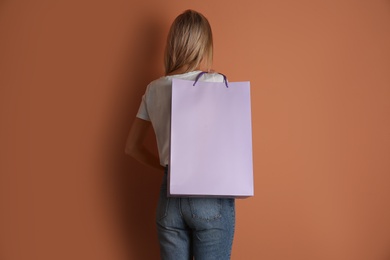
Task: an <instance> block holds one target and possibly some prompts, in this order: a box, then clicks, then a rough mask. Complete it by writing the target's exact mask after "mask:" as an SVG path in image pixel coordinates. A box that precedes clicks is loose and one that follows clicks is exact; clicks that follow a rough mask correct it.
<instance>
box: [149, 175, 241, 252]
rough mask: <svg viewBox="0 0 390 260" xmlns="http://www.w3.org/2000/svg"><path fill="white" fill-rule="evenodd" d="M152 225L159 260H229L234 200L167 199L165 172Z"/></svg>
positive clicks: (233, 223)
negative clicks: (159, 254)
mask: <svg viewBox="0 0 390 260" xmlns="http://www.w3.org/2000/svg"><path fill="white" fill-rule="evenodd" d="M156 223H157V231H158V238H159V242H160V253H161V259H163V260H190V259H196V260H209V259H210V260H227V259H230V254H231V249H232V244H233V237H234V226H235V200H234V199H231V198H197V197H190V198H188V197H186V198H185V197H167V170H166V171H165V174H164V178H163V183H162V185H161V190H160V198H159V202H158V206H157V213H156Z"/></svg>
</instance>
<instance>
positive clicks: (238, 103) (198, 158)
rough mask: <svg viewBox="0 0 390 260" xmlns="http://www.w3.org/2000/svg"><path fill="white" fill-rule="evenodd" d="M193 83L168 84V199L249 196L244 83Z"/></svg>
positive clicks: (247, 91)
mask: <svg viewBox="0 0 390 260" xmlns="http://www.w3.org/2000/svg"><path fill="white" fill-rule="evenodd" d="M225 79H226V78H225ZM194 83H195V82H194V81H189V80H182V79H175V78H174V79H173V80H172V112H171V113H172V114H171V140H170V142H171V143H170V144H171V151H170V165H169V175H168V178H169V185H168V186H169V187H168V196H203V197H208V196H219V197H234V198H240V197H249V196H253V195H254V194H253V193H254V187H253V160H252V127H251V102H250V82H229V83H228V84H227V81H225V82H220V83H219V82H200V81H199V82H196V85H194Z"/></svg>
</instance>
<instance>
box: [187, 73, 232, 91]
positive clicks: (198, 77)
mask: <svg viewBox="0 0 390 260" xmlns="http://www.w3.org/2000/svg"><path fill="white" fill-rule="evenodd" d="M206 73H208V72H206V71H202V72H200V73H199V74H198V76H196V78H195V82H194V84H193V86H195V84H196V83H197V82H198V80H199V79H200V77H202V76H203V75H204V74H206ZM218 74H220V75H222V76H223V82H224V83H225V85H226V87H227V88H228V87H229V86H228V81H227V77H226V76H225V75H224V74H222V73H218Z"/></svg>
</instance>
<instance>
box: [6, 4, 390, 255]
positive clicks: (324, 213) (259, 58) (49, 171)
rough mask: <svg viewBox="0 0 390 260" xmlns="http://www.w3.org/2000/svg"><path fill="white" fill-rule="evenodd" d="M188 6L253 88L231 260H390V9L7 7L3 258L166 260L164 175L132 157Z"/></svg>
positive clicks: (230, 66)
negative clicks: (157, 214)
mask: <svg viewBox="0 0 390 260" xmlns="http://www.w3.org/2000/svg"><path fill="white" fill-rule="evenodd" d="M188 8H193V9H196V10H198V11H200V12H202V13H204V14H205V15H206V16H207V17H208V18H209V20H210V23H211V25H212V27H213V31H214V38H215V66H214V68H215V69H216V70H218V71H221V72H223V73H225V74H227V75H228V76H229V78H230V80H231V81H235V80H237V81H238V80H250V81H251V84H252V102H253V140H254V162H255V165H254V167H255V197H254V198H250V199H246V200H240V201H238V202H237V225H236V227H237V229H236V237H235V241H234V248H233V257H232V259H240V260H241V259H245V260H258V259H264V260H285V259H289V260H306V259H307V260H385V259H390V221H389V220H390V207H389V204H390V201H389V200H390V116H389V113H390V48H389V46H390V2H389V1H388V0H386V1H385V0H371V1H362V0H361V1H352V0H351V1H347V0H339V1H309V0H296V1H271V0H267V1H245V0H244V1H222V0H214V1H175V0H168V1H160V0H154V1H153V0H145V1H118V0H112V1H88V0H79V1H64V0H57V1H43V0H37V1H3V2H0V86H1V88H0V108H1V110H0V116H1V125H0V127H1V128H0V129H1V135H0V144H1V145H0V147H1V157H0V172H1V174H0V259H4V260H26V259H27V260H28V259H40V260H49V259H50V260H52V259H55V260H61V259H67V260H68V259H83V260H84V259H94V260H98V259H102V260H105V259H135V260H139V259H141V260H142V259H158V244H157V237H156V234H155V226H154V209H155V206H156V203H157V193H158V187H159V184H160V179H161V173H159V172H155V171H153V170H149V169H147V168H145V167H143V166H141V165H139V164H138V163H137V162H135V161H134V160H132V159H131V158H129V157H128V156H126V155H125V154H124V144H125V140H126V137H127V132H128V130H129V128H130V125H131V123H132V120H133V119H134V117H135V114H136V111H137V108H138V105H139V102H140V98H141V96H142V94H143V92H144V90H145V86H146V84H147V83H148V82H149V81H151V80H152V79H154V78H156V77H158V76H160V75H162V72H163V69H162V62H161V60H162V51H163V46H164V38H165V35H166V33H167V30H168V27H169V25H170V23H171V22H172V20H173V19H174V17H175V16H176V15H178V14H179V13H180V12H181V11H183V10H185V9H188ZM150 139H151V141H150V144H149V146H150V147H153V145H154V144H155V143H154V142H155V141H154V140H153V135H152V133H150Z"/></svg>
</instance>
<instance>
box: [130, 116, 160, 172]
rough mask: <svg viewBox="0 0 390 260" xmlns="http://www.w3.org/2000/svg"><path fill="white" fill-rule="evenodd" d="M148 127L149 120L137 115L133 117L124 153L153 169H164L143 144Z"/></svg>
mask: <svg viewBox="0 0 390 260" xmlns="http://www.w3.org/2000/svg"><path fill="white" fill-rule="evenodd" d="M150 127H151V123H150V122H149V121H146V120H143V119H140V118H138V117H136V118H135V120H134V122H133V125H132V126H131V129H130V132H129V135H128V137H127V141H126V148H125V153H126V154H128V155H130V156H131V157H133V158H134V159H136V160H137V161H139V162H140V163H142V164H145V165H147V166H150V167H152V168H154V169H158V170H164V167H163V166H161V165H160V161H159V158H158V157H156V156H155V155H154V154H153V153H151V152H150V151H149V150H147V149H146V147H145V146H144V145H143V141H144V140H145V137H146V133H147V131H148V129H149V128H150Z"/></svg>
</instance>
